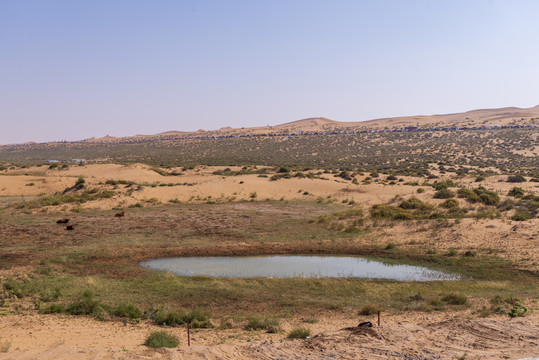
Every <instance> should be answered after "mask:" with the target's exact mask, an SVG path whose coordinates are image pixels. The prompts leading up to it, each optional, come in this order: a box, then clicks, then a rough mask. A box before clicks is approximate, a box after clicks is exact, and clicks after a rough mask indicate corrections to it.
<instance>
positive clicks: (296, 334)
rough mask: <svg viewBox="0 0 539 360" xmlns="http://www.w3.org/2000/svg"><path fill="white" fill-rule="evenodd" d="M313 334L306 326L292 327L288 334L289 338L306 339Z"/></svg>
mask: <svg viewBox="0 0 539 360" xmlns="http://www.w3.org/2000/svg"><path fill="white" fill-rule="evenodd" d="M309 336H311V330H309V329H307V328H304V327H297V328H294V329H292V331H290V332H289V333H288V335H287V338H289V339H306V338H307V337H309Z"/></svg>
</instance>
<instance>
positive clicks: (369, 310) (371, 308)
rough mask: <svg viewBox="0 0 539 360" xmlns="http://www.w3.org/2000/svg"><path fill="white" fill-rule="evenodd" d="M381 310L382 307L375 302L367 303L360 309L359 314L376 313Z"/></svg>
mask: <svg viewBox="0 0 539 360" xmlns="http://www.w3.org/2000/svg"><path fill="white" fill-rule="evenodd" d="M378 311H380V308H379V307H378V306H376V305H374V304H367V305H365V306H363V307H362V308H361V310H359V312H358V314H359V315H374V314H377V313H378Z"/></svg>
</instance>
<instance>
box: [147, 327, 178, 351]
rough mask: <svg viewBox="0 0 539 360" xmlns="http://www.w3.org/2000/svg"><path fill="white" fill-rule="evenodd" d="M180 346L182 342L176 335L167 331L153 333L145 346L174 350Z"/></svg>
mask: <svg viewBox="0 0 539 360" xmlns="http://www.w3.org/2000/svg"><path fill="white" fill-rule="evenodd" d="M179 344H180V340H179V339H178V337H177V336H176V335H174V334H171V333H169V332H167V331H164V330H163V331H153V332H152V333H150V335H148V337H147V338H146V341H144V345H146V346H148V347H151V348H153V349H159V348H174V347H177V346H178V345H179Z"/></svg>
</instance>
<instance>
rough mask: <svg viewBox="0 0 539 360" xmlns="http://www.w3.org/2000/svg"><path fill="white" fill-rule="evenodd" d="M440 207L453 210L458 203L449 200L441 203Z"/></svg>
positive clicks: (454, 200)
mask: <svg viewBox="0 0 539 360" xmlns="http://www.w3.org/2000/svg"><path fill="white" fill-rule="evenodd" d="M440 206H441V207H443V208H446V209H453V208H457V207H458V206H459V202H458V201H457V200H456V199H453V198H451V199H447V200H446V201H444V202H443V203H441V204H440Z"/></svg>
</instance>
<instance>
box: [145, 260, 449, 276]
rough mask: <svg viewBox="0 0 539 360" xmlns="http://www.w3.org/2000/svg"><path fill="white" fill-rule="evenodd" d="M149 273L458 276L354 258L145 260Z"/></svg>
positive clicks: (189, 274)
mask: <svg viewBox="0 0 539 360" xmlns="http://www.w3.org/2000/svg"><path fill="white" fill-rule="evenodd" d="M141 265H142V266H143V267H145V268H148V269H153V270H161V271H169V272H171V273H174V274H176V275H180V276H213V277H230V278H256V277H273V278H292V277H309V278H311V277H314V278H321V277H332V278H372V279H393V280H399V281H432V280H458V279H459V276H458V275H454V274H447V273H443V272H441V271H436V270H431V269H427V268H424V267H420V266H411V265H400V264H399V265H393V264H385V263H382V262H379V261H373V260H367V259H364V258H360V257H354V256H236V257H232V256H217V257H179V258H164V259H154V260H148V261H144V262H142V263H141Z"/></svg>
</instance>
